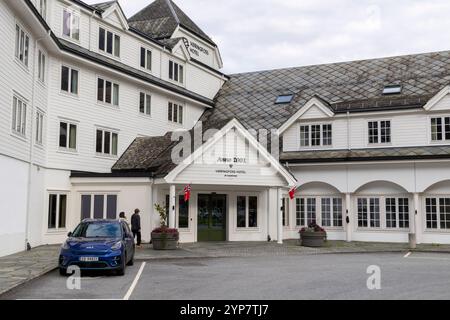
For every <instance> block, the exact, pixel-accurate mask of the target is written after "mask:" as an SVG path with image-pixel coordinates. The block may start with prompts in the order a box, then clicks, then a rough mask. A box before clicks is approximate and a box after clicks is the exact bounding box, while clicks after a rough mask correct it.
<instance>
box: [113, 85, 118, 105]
mask: <svg viewBox="0 0 450 320" xmlns="http://www.w3.org/2000/svg"><path fill="white" fill-rule="evenodd" d="M113 105H115V106H118V105H119V85H118V84H114V89H113Z"/></svg>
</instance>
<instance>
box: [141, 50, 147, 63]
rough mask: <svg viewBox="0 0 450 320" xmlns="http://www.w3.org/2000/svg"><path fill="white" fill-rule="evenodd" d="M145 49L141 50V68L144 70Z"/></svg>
mask: <svg viewBox="0 0 450 320" xmlns="http://www.w3.org/2000/svg"><path fill="white" fill-rule="evenodd" d="M145 51H146V50H145V49H144V48H141V67H142V68H145Z"/></svg>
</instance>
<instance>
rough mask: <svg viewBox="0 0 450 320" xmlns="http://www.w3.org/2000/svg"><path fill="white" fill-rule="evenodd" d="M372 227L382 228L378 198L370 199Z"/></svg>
mask: <svg viewBox="0 0 450 320" xmlns="http://www.w3.org/2000/svg"><path fill="white" fill-rule="evenodd" d="M370 227H371V228H379V227H380V199H378V198H371V199H370Z"/></svg>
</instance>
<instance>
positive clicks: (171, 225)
mask: <svg viewBox="0 0 450 320" xmlns="http://www.w3.org/2000/svg"><path fill="white" fill-rule="evenodd" d="M169 198H170V208H169V228H175V203H176V190H175V186H174V185H171V186H170V197H169Z"/></svg>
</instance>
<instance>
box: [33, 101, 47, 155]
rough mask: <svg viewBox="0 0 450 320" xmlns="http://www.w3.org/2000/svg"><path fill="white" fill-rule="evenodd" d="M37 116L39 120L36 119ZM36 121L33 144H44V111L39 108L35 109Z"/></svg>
mask: <svg viewBox="0 0 450 320" xmlns="http://www.w3.org/2000/svg"><path fill="white" fill-rule="evenodd" d="M38 117H39V120H38ZM34 120H35V121H36V124H35V126H36V132H35V134H36V137H35V139H34V143H35V145H37V146H39V147H43V146H44V126H45V112H43V111H42V110H40V109H37V110H36V114H35V119H34Z"/></svg>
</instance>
